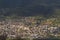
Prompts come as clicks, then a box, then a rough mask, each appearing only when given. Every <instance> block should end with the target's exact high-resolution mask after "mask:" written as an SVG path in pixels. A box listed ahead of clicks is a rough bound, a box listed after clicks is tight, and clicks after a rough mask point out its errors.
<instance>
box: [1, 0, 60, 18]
mask: <svg viewBox="0 0 60 40" xmlns="http://www.w3.org/2000/svg"><path fill="white" fill-rule="evenodd" d="M56 10H58V11H60V0H0V15H3V16H10V15H19V16H35V15H43V16H44V17H49V16H52V15H55V14H57V13H60V12H58V11H56Z"/></svg>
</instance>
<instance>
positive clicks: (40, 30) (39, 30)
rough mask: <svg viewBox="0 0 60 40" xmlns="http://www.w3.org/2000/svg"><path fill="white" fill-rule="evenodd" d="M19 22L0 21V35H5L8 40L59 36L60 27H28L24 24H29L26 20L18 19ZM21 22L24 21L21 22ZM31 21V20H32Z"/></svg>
mask: <svg viewBox="0 0 60 40" xmlns="http://www.w3.org/2000/svg"><path fill="white" fill-rule="evenodd" d="M19 20H20V21H14V20H5V21H0V35H3V34H5V35H7V37H8V38H16V37H21V38H48V35H53V36H59V35H58V34H59V33H60V27H58V26H56V27H53V26H49V25H41V24H40V25H38V26H30V25H28V26H27V25H26V24H25V23H24V22H27V24H28V22H30V21H31V20H30V21H28V19H19ZM23 20H26V21H24V22H23ZM32 21H33V20H32Z"/></svg>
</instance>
